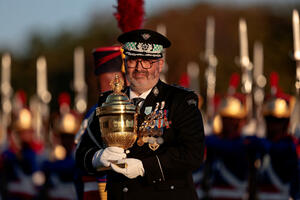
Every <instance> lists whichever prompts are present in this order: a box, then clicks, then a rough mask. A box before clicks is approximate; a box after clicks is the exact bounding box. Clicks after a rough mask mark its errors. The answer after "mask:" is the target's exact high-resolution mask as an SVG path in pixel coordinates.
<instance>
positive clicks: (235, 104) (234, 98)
mask: <svg viewBox="0 0 300 200" xmlns="http://www.w3.org/2000/svg"><path fill="white" fill-rule="evenodd" d="M239 80H240V76H239V74H237V73H234V74H232V76H231V77H230V82H229V87H228V92H227V95H226V96H225V98H223V99H222V100H221V103H220V106H219V114H220V115H221V116H222V117H230V118H236V119H243V118H245V117H246V116H247V114H248V108H247V102H246V98H245V95H243V94H240V93H237V92H236V89H237V86H238V84H239Z"/></svg>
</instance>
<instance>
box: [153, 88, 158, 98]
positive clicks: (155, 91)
mask: <svg viewBox="0 0 300 200" xmlns="http://www.w3.org/2000/svg"><path fill="white" fill-rule="evenodd" d="M158 93H159V91H158V89H157V87H155V88H153V94H154V95H155V96H157V95H158Z"/></svg>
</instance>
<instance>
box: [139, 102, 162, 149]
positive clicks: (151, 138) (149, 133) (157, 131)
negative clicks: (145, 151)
mask: <svg viewBox="0 0 300 200" xmlns="http://www.w3.org/2000/svg"><path fill="white" fill-rule="evenodd" d="M157 107H158V105H157ZM163 116H164V115H163V110H162V109H160V110H158V109H157V108H156V109H155V110H154V111H153V112H152V113H150V114H149V115H147V116H146V119H145V121H144V122H143V123H142V124H141V126H140V127H139V138H138V140H137V144H138V145H139V146H143V145H144V144H145V143H148V146H149V148H150V149H151V150H152V151H155V150H157V149H158V147H159V146H160V145H161V144H162V143H163V142H164V139H163V138H162V135H163V126H162V127H160V128H158V127H157V125H156V124H155V122H156V121H157V120H163Z"/></svg>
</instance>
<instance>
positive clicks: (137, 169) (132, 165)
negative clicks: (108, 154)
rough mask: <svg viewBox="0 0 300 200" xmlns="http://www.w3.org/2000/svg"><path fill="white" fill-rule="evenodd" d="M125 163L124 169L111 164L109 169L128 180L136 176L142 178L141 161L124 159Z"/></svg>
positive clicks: (143, 171) (142, 168)
mask: <svg viewBox="0 0 300 200" xmlns="http://www.w3.org/2000/svg"><path fill="white" fill-rule="evenodd" d="M124 161H125V163H126V167H125V168H120V167H118V166H117V165H115V164H113V163H112V164H111V168H112V169H113V170H114V171H115V172H118V173H120V174H123V175H124V176H127V177H128V178H130V179H132V178H136V177H138V176H144V173H145V170H144V167H143V163H142V161H140V160H138V159H135V158H126V159H124Z"/></svg>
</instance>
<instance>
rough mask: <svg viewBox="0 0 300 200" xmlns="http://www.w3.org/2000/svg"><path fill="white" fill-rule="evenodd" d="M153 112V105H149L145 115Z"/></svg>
mask: <svg viewBox="0 0 300 200" xmlns="http://www.w3.org/2000/svg"><path fill="white" fill-rule="evenodd" d="M151 112H152V107H151V106H147V107H146V108H145V115H149V114H150V113H151Z"/></svg>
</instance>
